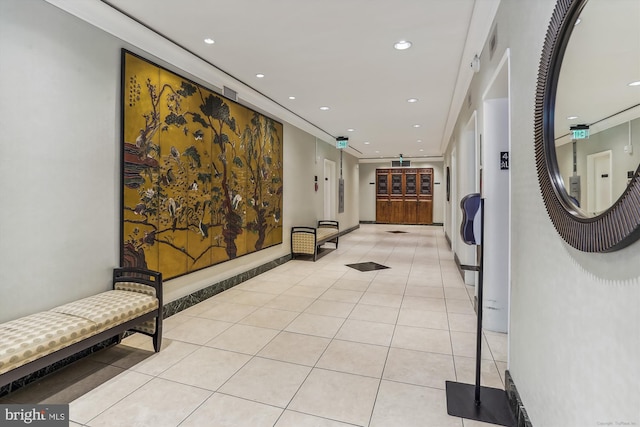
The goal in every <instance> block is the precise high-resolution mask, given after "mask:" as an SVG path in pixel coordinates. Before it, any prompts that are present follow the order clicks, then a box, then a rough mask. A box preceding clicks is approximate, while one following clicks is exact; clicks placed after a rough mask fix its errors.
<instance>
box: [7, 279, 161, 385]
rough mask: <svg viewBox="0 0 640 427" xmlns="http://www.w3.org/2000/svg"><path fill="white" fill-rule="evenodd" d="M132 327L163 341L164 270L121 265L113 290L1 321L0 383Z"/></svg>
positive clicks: (155, 341) (157, 347)
mask: <svg viewBox="0 0 640 427" xmlns="http://www.w3.org/2000/svg"><path fill="white" fill-rule="evenodd" d="M128 330H132V331H137V332H141V333H143V334H146V335H149V336H152V337H153V346H154V349H155V351H156V352H158V351H160V346H161V341H162V274H161V273H158V272H155V271H149V270H142V269H138V268H116V269H115V270H114V272H113V289H112V290H110V291H106V292H102V293H100V294H97V295H93V296H90V297H87V298H83V299H80V300H78V301H74V302H71V303H68V304H64V305H61V306H58V307H55V308H52V309H51V310H48V311H43V312H40V313H35V314H31V315H28V316H25V317H22V318H19V319H16V320H11V321H9V322H5V323H0V386H3V385H6V384H10V383H12V382H13V381H16V380H18V379H20V378H22V377H24V376H26V375H28V374H31V373H33V372H36V371H38V370H39V369H42V368H45V367H47V366H49V365H51V364H53V363H55V362H58V361H60V360H62V359H64V358H67V357H69V356H72V355H74V354H75V353H77V352H79V351H82V350H85V349H87V348H90V347H92V346H94V345H96V344H98V343H101V342H102V341H105V340H108V339H109V338H113V337H115V336H118V340H119V339H120V338H121V337H122V333H124V332H125V331H128Z"/></svg>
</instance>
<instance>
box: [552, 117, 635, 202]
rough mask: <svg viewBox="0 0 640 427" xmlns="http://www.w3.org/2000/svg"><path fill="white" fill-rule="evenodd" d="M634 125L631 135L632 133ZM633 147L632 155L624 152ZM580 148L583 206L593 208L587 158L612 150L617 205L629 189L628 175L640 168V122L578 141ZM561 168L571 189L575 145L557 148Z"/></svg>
mask: <svg viewBox="0 0 640 427" xmlns="http://www.w3.org/2000/svg"><path fill="white" fill-rule="evenodd" d="M629 125H631V132H629ZM629 143H631V145H632V146H633V151H632V153H631V154H627V153H625V151H624V148H625V146H627V145H628V144H629ZM576 145H577V146H576V148H577V150H576V151H577V173H578V175H579V176H580V177H581V179H580V181H581V182H580V184H581V187H582V188H581V196H582V197H581V200H580V206H582V207H583V208H584V209H585V210H586V209H587V206H588V205H589V197H588V196H589V191H588V189H589V179H588V175H587V156H588V155H589V154H594V153H599V152H602V151H606V150H612V168H611V175H610V179H611V180H612V187H613V190H612V202H615V201H616V200H617V199H618V197H620V196H621V195H622V193H623V192H624V190H625V189H626V188H627V172H628V171H634V172H635V170H636V169H637V168H638V163H639V159H640V151H639V150H640V119H635V120H632V121H631V122H625V123H622V124H619V125H617V126H614V127H611V128H609V129H605V130H603V131H601V132H598V133H592V134H591V136H590V137H589V139H583V140H578V141H577V143H576ZM556 156H557V159H558V165H559V167H560V171H561V172H562V179H563V180H564V182H565V185H566V186H567V190H568V188H569V177H570V176H572V175H573V144H572V143H571V142H569V143H567V144H563V145H560V146H558V147H556Z"/></svg>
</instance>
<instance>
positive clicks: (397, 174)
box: [376, 168, 433, 224]
mask: <svg viewBox="0 0 640 427" xmlns="http://www.w3.org/2000/svg"><path fill="white" fill-rule="evenodd" d="M376 222H379V223H387V224H432V223H433V169H432V168H398V169H395V168H394V169H377V170H376Z"/></svg>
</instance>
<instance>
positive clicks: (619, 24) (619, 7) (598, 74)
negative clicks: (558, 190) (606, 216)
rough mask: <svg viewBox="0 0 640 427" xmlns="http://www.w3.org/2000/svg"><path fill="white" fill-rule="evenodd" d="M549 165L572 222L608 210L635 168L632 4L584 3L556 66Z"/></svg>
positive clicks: (638, 85) (639, 19) (637, 113)
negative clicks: (551, 160)
mask: <svg viewBox="0 0 640 427" xmlns="http://www.w3.org/2000/svg"><path fill="white" fill-rule="evenodd" d="M554 123H555V129H554V131H555V143H556V159H557V164H558V168H559V173H560V175H561V176H562V181H563V183H564V187H565V190H566V193H565V194H564V198H565V199H566V200H567V202H569V203H570V204H571V205H572V206H574V208H575V211H576V213H577V215H578V216H584V217H593V216H596V215H598V214H600V213H602V212H604V211H606V210H607V209H609V208H610V207H611V206H612V205H613V204H614V203H615V201H616V200H617V199H618V198H619V197H620V196H621V195H622V194H623V193H624V191H625V189H626V188H627V185H628V183H629V180H630V178H631V177H632V176H633V174H635V172H636V169H637V168H638V164H639V163H640V1H638V0H589V1H588V2H587V3H586V5H585V7H584V9H583V10H582V11H581V12H580V15H579V19H578V20H577V22H576V24H575V25H574V27H573V30H572V33H571V37H570V39H569V42H568V44H567V48H566V51H565V54H564V57H563V59H562V66H561V69H560V75H559V78H558V87H557V93H556V105H555V112H554Z"/></svg>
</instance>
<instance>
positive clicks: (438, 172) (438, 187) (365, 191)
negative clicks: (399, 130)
mask: <svg viewBox="0 0 640 427" xmlns="http://www.w3.org/2000/svg"><path fill="white" fill-rule="evenodd" d="M390 167H391V162H390V161H388V160H387V161H384V162H379V163H368V162H367V163H360V176H359V182H360V195H359V209H360V221H367V222H370V221H375V220H376V186H375V182H376V169H380V168H390ZM411 167H412V168H433V222H434V223H440V224H441V223H443V222H444V203H445V201H446V188H445V184H446V183H445V176H444V168H443V163H442V161H419V160H416V159H413V160H411ZM371 183H373V184H371Z"/></svg>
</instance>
